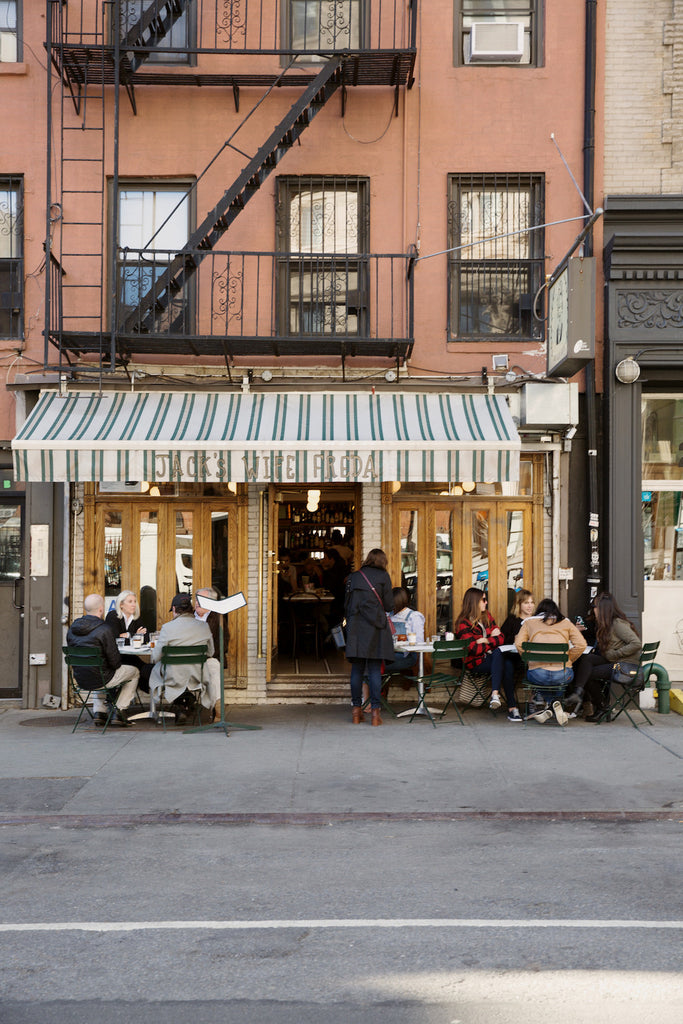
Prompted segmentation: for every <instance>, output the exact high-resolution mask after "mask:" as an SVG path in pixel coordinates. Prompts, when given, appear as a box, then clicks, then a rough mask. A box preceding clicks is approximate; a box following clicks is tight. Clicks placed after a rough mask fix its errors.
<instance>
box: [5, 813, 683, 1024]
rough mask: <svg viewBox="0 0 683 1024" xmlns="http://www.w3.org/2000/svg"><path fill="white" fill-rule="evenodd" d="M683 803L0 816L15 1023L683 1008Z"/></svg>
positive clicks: (266, 1022) (382, 1023)
mask: <svg viewBox="0 0 683 1024" xmlns="http://www.w3.org/2000/svg"><path fill="white" fill-rule="evenodd" d="M681 825H682V822H681V821H666V822H665V821H661V822H648V823H626V822H619V823H614V822H610V823H606V822H595V821H593V822H592V821H576V822H547V821H546V822H539V821H528V820H527V821H524V820H521V821H514V822H510V821H498V822H496V821H478V820H471V821H440V822H429V821H428V822H419V821H418V822H405V821H400V820H397V821H391V820H389V821H381V822H362V823H361V822H355V823H354V822H348V823H343V824H334V825H320V826H317V827H312V826H293V825H279V826H270V825H244V826H239V825H233V826H223V825H201V824H197V825H166V824H164V825H146V826H137V827H130V828H119V827H108V828H87V827H82V828H63V827H59V826H53V827H46V826H45V825H40V824H32V825H21V826H7V827H4V828H2V829H0V858H1V859H0V867H1V869H2V879H3V893H2V910H1V911H0V1022H1V1024H20V1022H21V1024H28V1022H30V1024H47V1022H50V1024H55V1022H58V1024H72V1022H73V1024H75V1022H78V1024H85V1022H87V1024H91V1022H92V1024H95V1022H97V1024H118V1022H123V1021H126V1022H138V1021H140V1022H146V1024H147V1022H149V1024H157V1022H159V1024H162V1022H163V1024H176V1022H177V1024H181V1022H182V1024H186V1022H188V1021H189V1022H191V1024H214V1022H215V1024H218V1022H221V1024H252V1022H253V1024H271V1022H272V1024H276V1022H277V1024H313V1022H315V1024H318V1022H323V1021H324V1022H326V1024H328V1022H329V1024H356V1022H359V1024H360V1022H361V1021H362V1022H363V1024H494V1022H495V1024H497V1022H501V1024H503V1022H504V1024H537V1022H538V1024H541V1022H543V1024H548V1022H552V1024H565V1022H566V1024H570V1022H571V1024H583V1022H586V1024H603V1022H610V1024H611V1022H615V1024H616V1022H618V1024H636V1022H637V1024H649V1022H650V1021H652V1022H653V1024H674V1022H676V1024H679V1022H680V1020H681V1019H682V1018H683V982H682V981H681V973H680V968H681V955H680V951H681V938H682V936H683V906H682V901H681V897H680V893H679V891H678V889H677V873H676V869H677V865H678V864H679V863H680V849H681Z"/></svg>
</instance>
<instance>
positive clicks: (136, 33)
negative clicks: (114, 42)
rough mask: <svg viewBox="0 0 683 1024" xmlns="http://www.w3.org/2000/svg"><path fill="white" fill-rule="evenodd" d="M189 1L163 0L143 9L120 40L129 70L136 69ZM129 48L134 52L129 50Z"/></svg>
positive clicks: (176, 19) (187, 5)
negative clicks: (138, 17) (138, 18)
mask: <svg viewBox="0 0 683 1024" xmlns="http://www.w3.org/2000/svg"><path fill="white" fill-rule="evenodd" d="M191 3H192V0H163V2H161V3H159V2H157V3H154V4H152V6H151V7H149V8H147V10H146V11H143V13H142V16H141V17H140V20H139V21H138V22H137V24H136V25H134V26H133V27H132V28H131V29H130V30H129V31H128V32H127V33H126V35H125V36H124V37H123V38H122V40H121V53H126V54H127V59H128V64H129V66H130V69H131V71H133V72H135V71H137V70H138V68H139V67H140V66H141V64H144V62H145V61H146V60H147V58H148V57H149V55H150V53H151V52H152V51H153V50H154V49H155V47H157V46H158V45H159V43H160V42H161V41H162V40H163V39H164V37H165V36H167V35H168V33H169V32H170V31H171V29H172V28H173V26H174V25H175V23H176V22H177V21H179V20H180V18H182V16H183V14H184V13H185V11H186V10H187V9H188V8H189V7H190V5H191ZM131 50H134V52H132V53H131V52H129V51H131Z"/></svg>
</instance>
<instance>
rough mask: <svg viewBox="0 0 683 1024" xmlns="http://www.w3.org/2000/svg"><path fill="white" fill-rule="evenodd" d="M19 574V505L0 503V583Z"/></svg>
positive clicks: (9, 581)
mask: <svg viewBox="0 0 683 1024" xmlns="http://www.w3.org/2000/svg"><path fill="white" fill-rule="evenodd" d="M20 576H21V505H14V504H9V503H7V504H1V505H0V583H12V582H13V581H14V580H16V579H18V578H19V577H20Z"/></svg>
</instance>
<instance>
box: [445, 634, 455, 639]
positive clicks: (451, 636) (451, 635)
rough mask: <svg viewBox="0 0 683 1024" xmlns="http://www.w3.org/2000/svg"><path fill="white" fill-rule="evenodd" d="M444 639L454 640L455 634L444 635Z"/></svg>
mask: <svg viewBox="0 0 683 1024" xmlns="http://www.w3.org/2000/svg"><path fill="white" fill-rule="evenodd" d="M445 639H446V640H455V634H453V633H446V636H445Z"/></svg>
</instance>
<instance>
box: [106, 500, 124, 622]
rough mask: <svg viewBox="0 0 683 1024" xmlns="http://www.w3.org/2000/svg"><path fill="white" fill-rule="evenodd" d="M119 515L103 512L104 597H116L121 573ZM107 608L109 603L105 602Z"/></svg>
mask: <svg viewBox="0 0 683 1024" xmlns="http://www.w3.org/2000/svg"><path fill="white" fill-rule="evenodd" d="M122 533H123V531H122V521H121V513H120V512H118V511H116V510H111V509H109V510H105V512H104V596H105V598H107V597H118V595H119V593H120V591H121V576H122V573H123V561H122V559H123V543H122V541H123V536H122ZM105 604H106V607H107V608H109V604H110V602H109V601H105Z"/></svg>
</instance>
